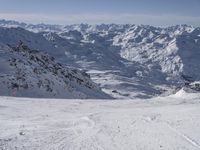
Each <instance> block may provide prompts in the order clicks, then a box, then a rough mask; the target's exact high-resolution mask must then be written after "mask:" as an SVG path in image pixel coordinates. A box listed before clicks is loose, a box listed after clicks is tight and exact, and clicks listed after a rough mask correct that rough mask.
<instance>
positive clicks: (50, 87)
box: [0, 42, 110, 99]
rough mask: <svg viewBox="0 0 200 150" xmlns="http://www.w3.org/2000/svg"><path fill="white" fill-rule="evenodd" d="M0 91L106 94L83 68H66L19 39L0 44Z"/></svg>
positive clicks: (25, 94)
mask: <svg viewBox="0 0 200 150" xmlns="http://www.w3.org/2000/svg"><path fill="white" fill-rule="evenodd" d="M0 86H1V88H0V95H3V96H17V97H18V96H20V97H43V98H84V99H85V98H97V99H98V98H99V99H101V98H103V99H105V98H110V96H108V95H106V94H105V93H103V92H102V91H101V89H100V88H99V87H98V86H97V85H96V84H95V83H93V82H92V81H91V79H90V77H89V75H88V74H86V73H85V72H83V71H80V70H77V69H73V68H68V67H65V66H64V65H62V64H60V63H58V62H56V60H55V59H54V58H53V57H51V56H49V55H47V54H45V53H43V52H39V51H37V50H31V49H29V48H28V47H27V46H26V45H24V44H23V43H22V42H21V43H20V44H19V45H18V46H17V47H12V46H10V45H5V44H0Z"/></svg>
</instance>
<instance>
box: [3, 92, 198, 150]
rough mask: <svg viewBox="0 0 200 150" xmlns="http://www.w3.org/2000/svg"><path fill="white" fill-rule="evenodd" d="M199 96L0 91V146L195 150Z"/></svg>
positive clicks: (44, 149)
mask: <svg viewBox="0 0 200 150" xmlns="http://www.w3.org/2000/svg"><path fill="white" fill-rule="evenodd" d="M199 98H200V95H198V94H191V95H190V94H188V96H186V95H184V98H181V97H180V95H179V97H177V96H176V95H175V96H170V97H163V98H154V99H149V100H139V99H138V100H123V101H121V100H119V101H118V100H117V101H116V100H113V101H106V100H102V101H100V100H98V101H97V100H87V101H82V100H74V101H73V100H59V99H58V100H52V99H51V100H50V99H46V100H45V99H29V98H10V97H0V101H1V105H0V122H1V124H0V150H7V149H9V150H34V149H39V150H40V149H41V150H79V149H82V150H88V149H90V150H124V149H126V150H138V149H141V150H153V149H166V150H168V149H174V150H186V149H190V150H199V149H200V144H199V143H200V136H199V133H200V129H199V126H200V117H199V114H200V110H199V106H200V99H199Z"/></svg>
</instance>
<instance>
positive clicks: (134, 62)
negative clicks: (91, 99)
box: [0, 20, 200, 99]
mask: <svg viewBox="0 0 200 150" xmlns="http://www.w3.org/2000/svg"><path fill="white" fill-rule="evenodd" d="M20 42H23V44H24V45H26V46H28V47H29V48H30V49H31V50H38V51H41V52H44V53H47V54H48V55H50V56H53V57H54V58H55V60H56V61H57V62H59V63H61V64H64V65H67V66H68V67H72V68H76V69H79V70H82V72H85V73H88V74H89V75H90V77H91V79H92V81H93V82H95V83H96V84H98V86H99V87H100V88H101V89H102V91H104V92H105V93H106V94H108V95H110V96H111V97H113V98H116V99H127V98H129V99H134V98H151V97H155V96H159V95H170V94H173V93H176V92H177V91H178V90H180V89H181V88H184V89H188V90H189V91H191V90H194V91H199V90H200V88H199V87H200V84H198V83H199V82H198V81H199V80H200V66H199V63H200V61H199V57H200V28H199V27H192V26H188V25H177V26H172V27H165V28H160V27H153V26H148V25H133V24H125V25H117V24H101V25H88V24H76V25H66V26H64V25H63V26H61V25H46V24H38V25H33V24H26V23H19V22H16V21H6V20H0V43H2V44H4V45H9V46H12V47H17V46H18V45H19V43H20ZM0 51H1V52H3V51H5V50H4V49H1V50H0ZM1 61H2V60H1ZM1 61H0V62H1ZM0 68H1V67H0ZM1 74H3V75H5V74H4V73H1ZM191 87H192V88H191ZM56 90H59V89H56V88H55V89H54V91H56ZM4 95H7V96H11V95H9V94H4ZM24 96H26V95H24ZM46 97H48V96H46ZM65 98H69V97H65ZM80 98H81V97H80ZM97 98H98V97H97Z"/></svg>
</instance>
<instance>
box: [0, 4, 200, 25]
mask: <svg viewBox="0 0 200 150" xmlns="http://www.w3.org/2000/svg"><path fill="white" fill-rule="evenodd" d="M0 3H1V5H0V18H1V19H14V20H18V21H25V22H30V23H54V24H73V23H90V24H99V23H135V24H150V25H156V26H167V25H174V24H190V25H194V26H200V0H0Z"/></svg>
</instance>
